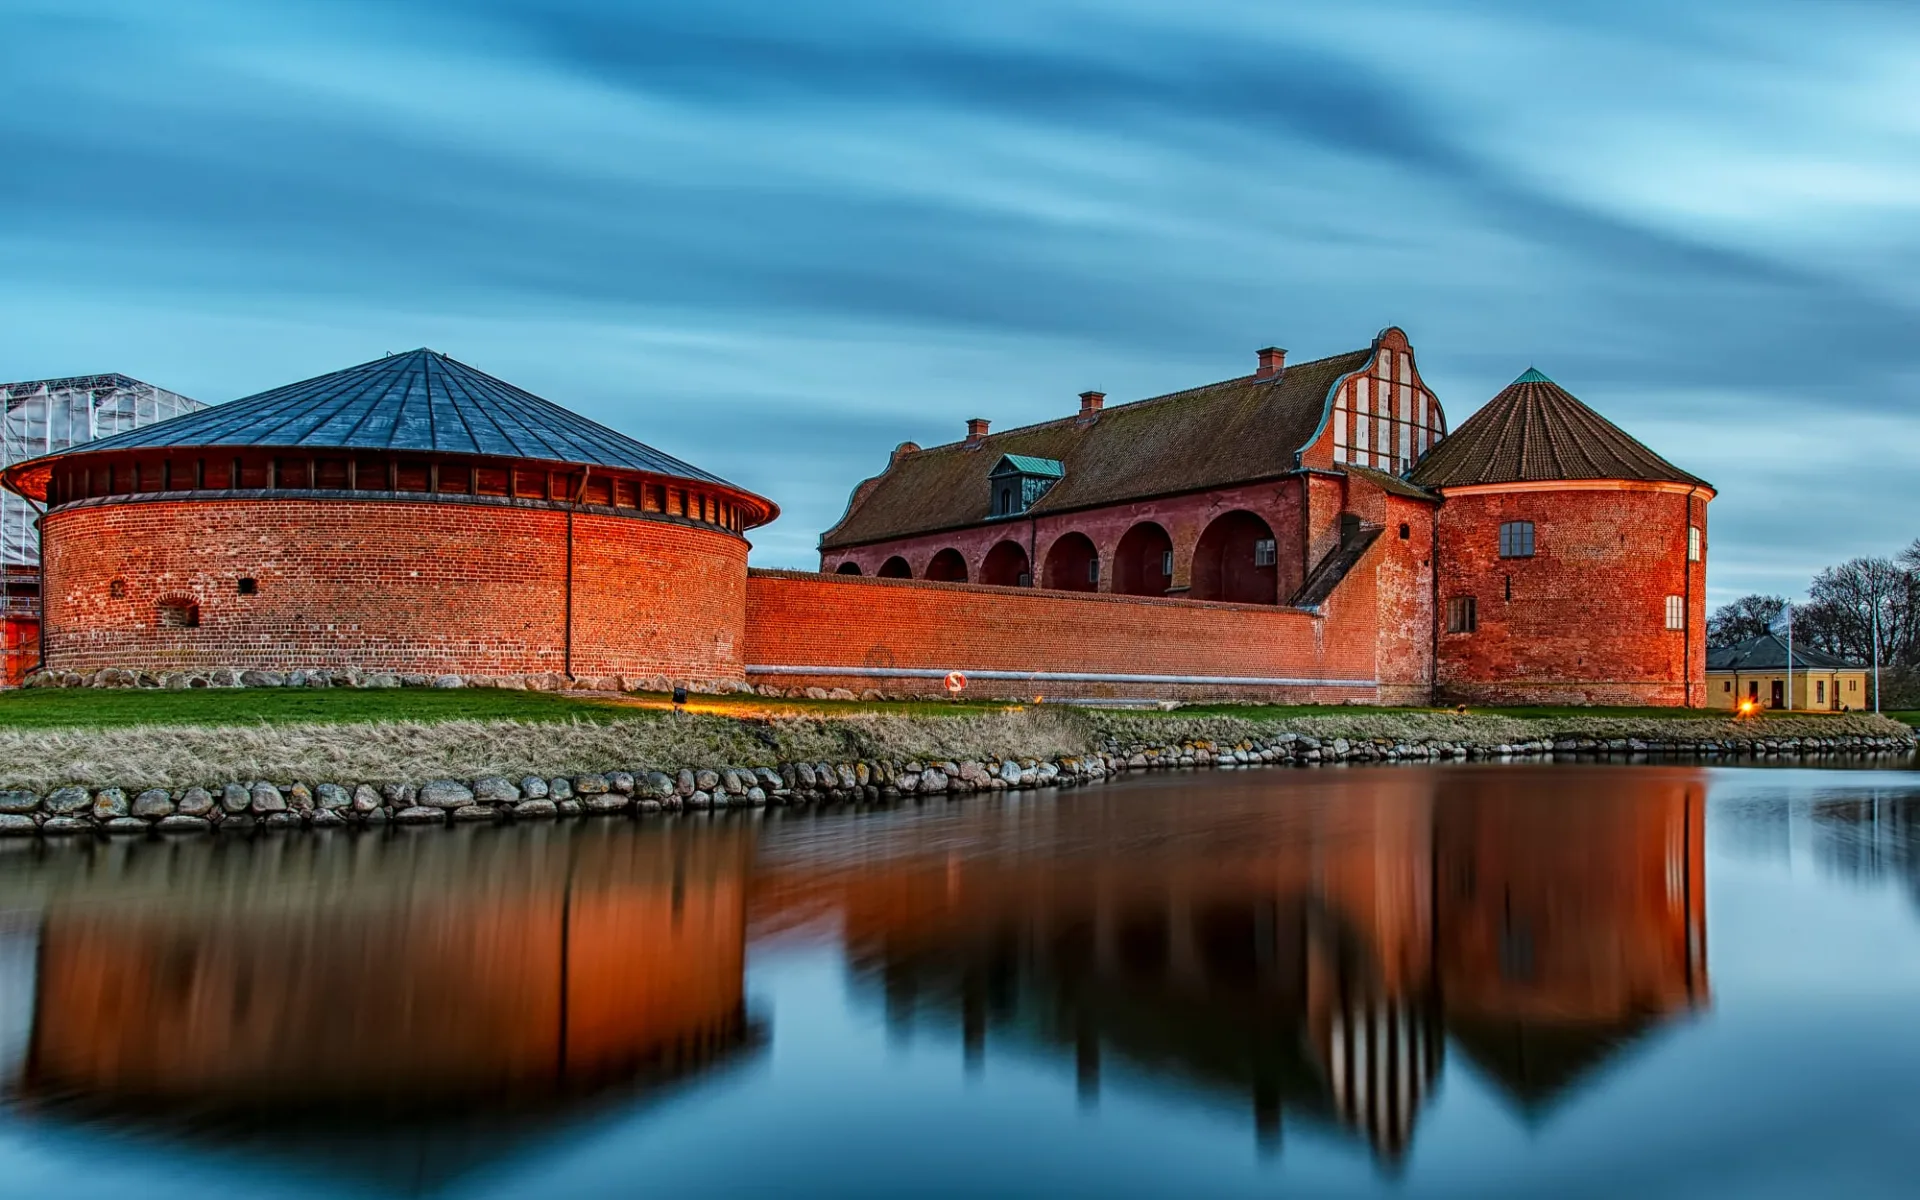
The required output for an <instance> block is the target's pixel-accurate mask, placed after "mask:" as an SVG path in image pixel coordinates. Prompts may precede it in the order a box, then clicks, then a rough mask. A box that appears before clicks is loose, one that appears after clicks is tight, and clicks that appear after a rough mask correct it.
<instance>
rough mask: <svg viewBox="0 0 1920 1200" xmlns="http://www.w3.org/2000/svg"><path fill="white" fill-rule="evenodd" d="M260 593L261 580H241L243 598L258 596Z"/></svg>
mask: <svg viewBox="0 0 1920 1200" xmlns="http://www.w3.org/2000/svg"><path fill="white" fill-rule="evenodd" d="M259 591H260V581H259V580H257V579H252V578H243V579H241V580H240V594H241V595H242V596H252V595H256V594H257V593H258V592H259Z"/></svg>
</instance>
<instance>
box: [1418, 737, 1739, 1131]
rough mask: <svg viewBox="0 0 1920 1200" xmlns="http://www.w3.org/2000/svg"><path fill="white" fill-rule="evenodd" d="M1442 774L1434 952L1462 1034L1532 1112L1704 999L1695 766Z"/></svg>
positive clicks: (1462, 1041) (1453, 1025)
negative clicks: (1550, 777)
mask: <svg viewBox="0 0 1920 1200" xmlns="http://www.w3.org/2000/svg"><path fill="white" fill-rule="evenodd" d="M1554 772H1555V778H1554V789H1553V795H1552V796H1551V797H1546V796H1542V795H1540V794H1539V792H1538V791H1537V789H1536V787H1535V786H1533V785H1535V784H1537V783H1538V781H1539V778H1540V777H1539V775H1538V774H1534V773H1518V774H1503V773H1501V772H1498V771H1481V772H1473V773H1470V774H1462V775H1461V776H1458V777H1449V780H1448V782H1447V783H1446V784H1443V786H1442V792H1441V803H1440V804H1439V805H1438V806H1437V807H1436V818H1437V823H1436V829H1435V838H1434V841H1435V855H1434V858H1435V894H1436V914H1437V923H1436V945H1437V955H1436V958H1437V964H1438V969H1439V980H1440V987H1441V991H1442V994H1443V995H1444V997H1445V1004H1446V1014H1447V1024H1448V1026H1449V1028H1450V1030H1451V1031H1452V1033H1453V1036H1454V1039H1455V1041H1456V1042H1457V1043H1458V1044H1459V1046H1460V1047H1461V1049H1462V1050H1464V1051H1465V1052H1466V1053H1467V1054H1468V1055H1469V1056H1471V1057H1472V1058H1473V1059H1474V1060H1475V1061H1476V1062H1478V1063H1479V1065H1480V1066H1481V1067H1482V1068H1483V1069H1485V1070H1486V1071H1487V1072H1488V1073H1489V1074H1491V1075H1492V1076H1493V1077H1494V1078H1495V1079H1496V1080H1497V1081H1498V1082H1499V1083H1500V1084H1501V1085H1502V1086H1503V1087H1505V1088H1506V1089H1507V1091H1508V1092H1509V1094H1511V1095H1512V1096H1513V1097H1514V1098H1515V1099H1517V1100H1518V1101H1519V1102H1520V1103H1521V1105H1522V1106H1523V1107H1524V1108H1526V1109H1528V1110H1529V1111H1542V1110H1544V1109H1545V1108H1546V1107H1548V1106H1549V1105H1550V1104H1551V1103H1552V1102H1553V1101H1555V1100H1557V1099H1558V1098H1559V1097H1560V1096H1562V1095H1564V1094H1565V1092H1566V1091H1567V1090H1568V1089H1570V1088H1571V1087H1572V1086H1573V1085H1574V1082H1575V1081H1576V1080H1577V1079H1578V1078H1580V1077H1581V1076H1583V1075H1585V1074H1586V1073H1588V1072H1589V1071H1590V1070H1592V1069H1593V1068H1595V1067H1596V1066H1598V1065H1599V1064H1600V1063H1601V1062H1602V1061H1604V1060H1606V1059H1608V1058H1610V1057H1612V1056H1613V1055H1614V1054H1615V1053H1616V1052H1617V1051H1618V1050H1619V1049H1620V1047H1622V1046H1623V1045H1624V1044H1626V1043H1627V1042H1629V1041H1631V1040H1634V1039H1636V1038H1638V1037H1639V1036H1641V1035H1642V1034H1643V1033H1645V1032H1646V1031H1648V1030H1649V1029H1651V1028H1653V1027H1654V1026H1655V1025H1657V1024H1659V1023H1660V1022H1662V1021H1663V1020H1664V1019H1666V1018H1667V1017H1669V1016H1671V1015H1673V1014H1675V1013H1680V1012H1686V1011H1688V1010H1691V1009H1693V1008H1697V1007H1701V1006H1704V1005H1705V1004H1706V1003H1707V999H1708V985H1707V969H1706V962H1707V958H1706V870H1705V861H1706V858H1705V847H1704V836H1703V835H1704V829H1705V817H1704V794H1703V793H1704V789H1703V787H1702V784H1701V782H1700V780H1699V777H1698V775H1697V774H1695V773H1693V772H1685V771H1656V770H1654V769H1651V768H1649V769H1647V770H1645V771H1637V772H1635V773H1634V775H1633V776H1632V777H1631V778H1630V782H1629V781H1624V780H1623V778H1622V776H1621V774H1620V773H1619V772H1618V771H1606V770H1604V769H1602V770H1590V769H1582V768H1573V767H1556V768H1554Z"/></svg>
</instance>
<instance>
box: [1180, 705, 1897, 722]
mask: <svg viewBox="0 0 1920 1200" xmlns="http://www.w3.org/2000/svg"><path fill="white" fill-rule="evenodd" d="M1147 711H1155V710H1147ZM1454 711H1455V710H1454V709H1452V708H1414V707H1409V708H1371V707H1367V706H1363V705H1333V704H1319V705H1312V704H1296V705H1283V704H1272V705H1258V704H1190V705H1187V706H1186V707H1184V708H1179V709H1175V710H1174V711H1173V712H1171V713H1166V714H1164V715H1166V716H1177V717H1245V718H1247V719H1248V720H1252V721H1277V720H1289V719H1292V718H1295V717H1327V716H1339V715H1341V714H1343V713H1350V714H1353V715H1356V716H1357V715H1364V714H1375V713H1379V714H1386V713H1442V714H1445V713H1452V712H1454ZM1467 713H1468V715H1469V716H1483V717H1512V718H1515V719H1517V720H1528V719H1539V720H1568V719H1576V718H1581V717H1590V718H1595V719H1604V718H1616V717H1618V718H1633V719H1636V720H1639V719H1648V718H1657V719H1661V720H1669V721H1684V720H1719V721H1723V720H1725V719H1726V718H1727V717H1728V716H1729V715H1731V714H1729V713H1728V712H1727V711H1726V710H1725V709H1720V708H1631V707H1620V708H1586V707H1581V706H1578V705H1571V704H1569V705H1525V706H1515V707H1511V708H1496V707H1492V706H1481V705H1473V706H1470V707H1469V708H1468V709H1467ZM1777 715H1778V716H1781V717H1787V716H1793V717H1818V716H1826V715H1829V714H1825V713H1805V712H1796V713H1791V714H1789V713H1779V714H1777ZM1833 715H1838V714H1833ZM1890 715H1892V716H1894V717H1895V718H1900V717H1901V714H1899V713H1893V714H1890ZM1913 715H1914V716H1915V717H1916V718H1920V713H1915V714H1913ZM1768 717H1769V714H1765V713H1763V714H1761V717H1760V718H1759V719H1761V720H1766V719H1768Z"/></svg>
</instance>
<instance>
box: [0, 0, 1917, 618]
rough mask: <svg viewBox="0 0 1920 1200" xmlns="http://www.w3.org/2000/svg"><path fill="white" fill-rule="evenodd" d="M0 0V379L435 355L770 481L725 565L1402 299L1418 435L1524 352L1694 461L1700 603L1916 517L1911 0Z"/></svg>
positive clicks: (170, 373)
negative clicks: (1532, 0) (1419, 405)
mask: <svg viewBox="0 0 1920 1200" xmlns="http://www.w3.org/2000/svg"><path fill="white" fill-rule="evenodd" d="M15 10H17V11H15ZM7 21H8V25H9V29H8V36H7V37H5V38H3V39H0V68H4V69H5V70H6V71H7V73H8V77H9V79H10V84H9V86H10V88H11V89H12V90H13V94H15V95H16V96H18V95H34V96H37V97H42V98H44V102H36V103H33V104H11V105H7V106H3V107H0V142H4V144H5V145H6V146H7V148H8V158H9V162H10V168H9V182H8V185H7V187H5V188H0V268H4V269H5V271H6V274H7V277H8V278H9V279H10V280H12V281H14V286H11V287H9V288H8V289H7V290H6V291H5V292H4V293H0V328H5V329H7V330H8V331H10V334H9V337H8V338H7V339H6V340H5V341H4V342H0V375H4V376H8V377H24V376H32V375H39V374H56V373H66V372H78V371H88V370H96V369H117V370H124V371H128V372H130V373H133V374H138V375H142V376H145V377H149V378H152V379H154V380H155V381H156V382H159V383H163V384H166V385H168V386H174V387H178V388H180V389H182V390H186V391H189V392H191V393H193V394H197V395H200V396H203V397H205V398H208V399H222V398H226V397H229V396H233V395H239V394H244V393H245V392H248V391H252V390H255V389H257V388H260V387H265V386H268V385H270V384H273V383H276V382H281V381H284V380H286V379H291V378H297V377H301V376H303V375H306V374H311V373H314V372H317V371H321V370H326V369H329V368H331V367H335V366H339V365H343V364H345V363H349V362H354V361H359V360H361V359H364V358H366V357H368V356H369V355H371V354H375V353H378V352H380V351H382V350H389V349H403V348H407V347H410V346H413V345H418V344H422V343H427V344H432V345H435V346H437V347H439V348H442V349H445V350H447V351H449V352H450V353H454V354H456V355H458V356H460V357H462V358H465V359H467V360H468V361H472V362H475V363H476V364H478V365H480V366H482V367H484V368H486V369H488V370H492V371H494V372H496V373H498V374H501V375H504V376H507V377H509V378H512V379H514V380H515V381H517V382H520V383H523V384H524V385H526V386H528V387H531V388H533V389H535V390H536V391H541V392H543V393H545V394H548V395H551V396H553V397H554V398H555V399H558V400H560V401H562V402H565V403H568V404H570V405H573V406H576V407H578V408H580V409H581V410H582V411H585V412H587V413H589V414H590V415H593V416H595V417H597V418H599V419H602V420H606V421H609V422H610V423H613V424H615V425H617V426H619V427H621V428H623V429H625V430H627V431H628V432H630V433H633V434H635V435H636V436H639V437H641V438H643V439H647V440H650V441H653V442H656V443H658V444H660V445H661V446H662V447H663V448H664V449H668V450H670V451H671V452H673V453H676V454H680V455H682V456H683V457H687V458H690V459H692V460H693V461H696V462H699V463H701V464H702V465H704V466H708V467H709V468H711V469H714V470H718V471H720V472H722V473H723V474H727V475H729V476H730V477H733V478H736V479H738V480H739V481H740V482H742V483H743V484H746V485H748V486H752V487H754V488H756V489H758V490H761V491H765V492H767V493H769V494H771V495H773V496H774V497H775V498H777V499H778V500H779V501H780V502H781V503H782V505H783V506H784V507H785V509H786V514H787V515H786V516H785V517H784V518H783V519H782V520H781V522H780V523H778V524H777V525H776V526H774V527H772V528H770V529H768V530H765V531H763V532H762V533H761V534H760V535H759V536H758V548H757V551H756V557H757V558H758V559H759V560H760V561H765V562H770V563H788V564H805V563H808V562H810V561H811V558H812V556H811V547H812V542H813V539H814V537H815V536H816V535H817V533H818V532H819V530H821V529H822V528H824V527H825V526H826V525H828V524H829V523H830V522H831V521H832V520H833V519H834V517H835V516H836V515H837V514H838V512H839V510H840V507H841V505H842V504H843V503H844V500H845V494H846V489H847V488H849V487H850V486H851V485H852V484H853V482H855V481H856V480H857V479H859V478H860V477H862V476H864V475H866V474H870V473H871V472H872V471H873V470H874V469H876V468H877V467H878V465H879V464H880V463H881V462H882V461H884V455H885V453H886V451H887V449H888V448H890V447H891V446H892V445H893V444H894V443H895V442H897V441H900V440H903V439H905V438H914V439H916V440H921V441H930V440H939V439H942V438H944V437H945V436H946V435H947V434H948V433H950V432H951V430H953V429H955V428H957V427H958V423H959V421H960V419H961V418H963V417H966V416H971V415H976V414H984V415H989V416H992V417H994V418H995V419H996V420H997V421H998V422H999V423H1000V424H1002V425H1005V424H1008V423H1011V422H1016V421H1021V420H1031V419H1038V418H1042V417H1047V416H1052V415H1056V414H1058V413H1060V412H1063V411H1065V410H1066V409H1067V408H1068V407H1069V406H1070V404H1071V402H1072V395H1073V393H1074V392H1076V391H1078V390H1080V389H1081V388H1084V387H1088V386H1099V387H1102V388H1104V389H1105V390H1108V391H1109V392H1111V393H1113V394H1114V396H1115V397H1116V399H1117V398H1121V397H1130V396H1137V395H1147V394H1152V393H1154V392H1157V391H1163V390H1167V389H1169V388H1174V387H1179V386H1184V385H1187V384H1191V383H1194V382H1198V381H1201V380H1205V379H1211V378H1219V377H1222V376H1225V375H1229V374H1233V373H1236V372H1238V371H1240V370H1243V369H1244V368H1245V363H1246V361H1247V359H1248V356H1249V355H1250V352H1251V350H1252V348H1253V347H1255V346H1257V345H1262V344H1265V343H1267V342H1268V341H1273V340H1277V341H1280V342H1282V343H1283V344H1286V345H1288V346H1290V347H1291V348H1292V349H1293V350H1294V351H1295V353H1296V355H1301V354H1306V355H1313V354H1319V353H1327V352H1332V351H1336V350H1340V349H1344V348H1348V347H1351V346H1354V345H1359V344H1362V343H1364V341H1365V339H1366V338H1367V337H1368V336H1370V335H1371V334H1372V332H1373V331H1374V330H1375V329H1377V328H1378V327H1379V326H1381V325H1383V324H1386V323H1388V322H1394V323H1398V324H1401V325H1403V326H1405V327H1406V328H1408V329H1409V330H1410V332H1411V333H1412V334H1413V336H1414V338H1415V340H1416V343H1417V345H1418V347H1419V349H1420V351H1421V353H1422V362H1423V366H1424V368H1425V369H1426V371H1427V373H1428V374H1429V375H1430V376H1431V377H1432V378H1433V379H1434V380H1435V381H1436V383H1438V384H1439V386H1440V387H1441V389H1442V396H1443V399H1444V400H1445V401H1446V402H1447V403H1448V405H1449V408H1450V410H1451V411H1452V412H1453V414H1454V416H1455V419H1456V420H1458V419H1459V418H1460V417H1461V416H1464V415H1465V414H1466V412H1468V411H1470V410H1471V409H1472V408H1473V407H1474V406H1475V405H1477V404H1478V403H1479V402H1480V401H1481V400H1482V399H1484V398H1485V397H1486V396H1488V395H1491V394H1492V392H1493V391H1495V390H1497V388H1498V387H1499V386H1500V385H1502V384H1503V383H1504V382H1505V381H1506V380H1507V379H1509V378H1511V377H1512V375H1514V374H1515V373H1517V372H1518V371H1519V370H1520V369H1521V368H1522V367H1524V366H1526V365H1527V364H1528V363H1530V362H1531V363H1537V364H1539V365H1540V366H1542V367H1543V368H1545V369H1547V370H1548V371H1549V373H1551V374H1553V375H1554V377H1555V378H1556V379H1559V380H1560V381H1561V382H1563V383H1565V384H1567V385H1568V386H1570V387H1572V388H1573V389H1574V390H1575V391H1576V392H1578V393H1579V394H1581V395H1582V396H1583V397H1584V398H1585V399H1587V400H1588V401H1589V402H1591V403H1593V404H1595V405H1596V406H1597V407H1599V408H1601V409H1602V410H1603V411H1605V412H1607V413H1608V414H1609V415H1612V416H1614V417H1615V418H1616V419H1618V420H1620V421H1621V422H1622V423H1624V424H1626V425H1628V426H1629V427H1630V428H1633V429H1636V430H1638V431H1641V432H1643V433H1645V434H1646V436H1647V437H1648V440H1649V441H1651V442H1653V443H1654V444H1655V446H1656V448H1658V449H1660V450H1661V451H1662V452H1664V453H1667V454H1668V455H1669V456H1670V457H1673V458H1675V459H1677V460H1679V461H1681V462H1682V463H1683V464H1685V465H1688V466H1690V467H1693V468H1694V469H1696V470H1699V471H1701V472H1702V473H1705V474H1708V475H1709V476H1710V477H1711V478H1713V479H1714V481H1715V482H1716V483H1717V484H1719V485H1720V487H1721V489H1722V498H1721V500H1720V501H1719V502H1718V503H1717V504H1716V506H1715V514H1716V517H1715V524H1716V536H1715V539H1714V563H1715V578H1714V586H1715V588H1716V591H1717V592H1724V591H1729V590H1744V589H1746V588H1748V587H1756V586H1765V587H1768V588H1771V589H1774V590H1792V589H1793V588H1795V587H1797V586H1799V584H1800V582H1801V578H1802V577H1803V576H1804V574H1805V568H1806V566H1807V565H1808V564H1816V565H1817V564H1819V563H1822V562H1826V561H1829V560H1833V559H1838V558H1842V557H1845V556H1848V555H1851V554H1856V553H1863V552H1869V551H1882V550H1887V549H1890V548H1891V547H1892V545H1897V544H1899V543H1901V542H1904V541H1905V540H1906V538H1907V537H1908V536H1911V534H1914V533H1920V527H1916V528H1915V529H1913V530H1905V529H1903V528H1900V527H1899V520H1898V518H1897V514H1898V513H1899V512H1902V511H1913V510H1914V509H1915V507H1916V506H1915V505H1914V504H1913V503H1912V501H1914V500H1915V499H1920V483H1916V482H1915V481H1914V480H1913V478H1912V477H1911V474H1910V473H1907V472H1904V471H1903V470H1901V469H1900V468H1899V467H1897V466H1896V465H1892V463H1891V462H1890V461H1889V447H1890V446H1896V445H1899V444H1901V443H1902V442H1903V440H1911V439H1912V438H1913V437H1914V436H1915V434H1916V433H1920V410H1916V407H1915V404H1914V397H1915V388H1916V385H1920V371H1916V369H1915V368H1914V367H1913V366H1912V365H1911V364H1912V362H1913V359H1914V350H1915V342H1916V338H1915V336H1914V330H1915V328H1916V322H1915V317H1916V315H1917V314H1916V308H1920V285H1916V284H1915V283H1914V282H1913V281H1914V279H1915V278H1916V273H1915V270H1914V268H1915V267H1916V266H1920V232H1916V231H1917V230H1920V224H1916V222H1915V221H1914V220H1913V217H1914V216H1915V208H1916V203H1915V202H1914V201H1913V200H1912V199H1911V197H1913V196H1915V195H1920V190H1917V189H1916V185H1920V167H1917V166H1916V165H1915V164H1917V163H1920V118H1916V117H1914V116H1913V114H1914V113H1916V112H1920V104H1916V103H1915V101H1917V100H1920V95H1916V92H1920V84H1916V82H1915V81H1914V79H1913V77H1912V76H1913V73H1912V72H1911V70H1910V69H1908V68H1909V66H1910V64H1911V62H1912V61H1914V58H1915V54H1916V52H1917V51H1920V17H1917V16H1916V14H1915V12H1914V10H1913V9H1912V8H1911V7H1910V6H1905V5H1896V4H1877V3H1845V2H1838V0H1823V2H1822V3H1818V4H1807V3H1790V2H1786V0H1756V2H1755V3H1753V4H1749V5H1741V6H1738V8H1737V10H1735V9H1730V8H1729V7H1728V6H1726V5H1723V4H1717V3H1712V2H1711V0H1665V2H1662V3H1652V2H1650V0H1648V2H1643V0H1632V2H1623V3H1617V4H1611V5H1606V6H1591V7H1589V8H1587V9H1584V10H1572V9H1568V8H1567V7H1566V6H1545V7H1543V6H1539V5H1535V4H1522V3H1519V2H1517V0H1513V2H1478V3H1461V4H1457V5H1454V6H1451V7H1449V8H1448V9H1446V10H1444V11H1440V10H1436V9H1435V7H1434V6H1431V5H1412V4H1396V3H1386V2H1373V3H1351V4H1339V5H1331V4H1330V5H1324V6H1319V7H1307V6H1301V5H1287V6H1274V5H1269V4H1257V3H1243V2H1236V0H1194V2H1191V3H1187V4H1182V5H1178V6H1172V5H1166V4H1148V3H1131V2H1122V0H1113V2H1107V3H1101V4H1097V5H1095V4H1090V3H1076V2H1073V0H1056V2H1053V3H1046V2H1041V0H1020V2H1018V3H1015V2H1013V0H973V2H970V3H966V4H959V3H954V4H940V3H929V4H919V5H898V4H891V3H887V4H882V3H877V2H870V0H840V2H835V3H817V4H809V5H764V4H748V3H745V2H744V0H714V2H711V3H707V4H703V5H699V6H690V5H635V4H627V3H621V4H615V3H603V2H589V0H482V2H478V3H474V2H466V3H457V4H456V3H432V2H423V3H412V4H400V3H391V2H381V3H373V2H371V0H366V2H360V0H340V2H329V3H319V2H318V0H313V2H309V3H299V2H293V3H283V4H276V5H273V6H260V5H253V4H243V3H238V2H235V0H177V2H176V3H174V4H170V5H166V6H155V5H149V4H144V3H134V2H133V0H117V2H115V0H58V2H57V3H56V2H54V0H16V3H15V4H14V5H13V6H11V8H10V15H9V17H8V18H7ZM1783 447H1785V449H1784V450H1783ZM1796 447H1797V448H1798V450H1797V451H1796V449H1795V448H1796ZM1849 473H1850V474H1853V475H1856V476H1857V477H1859V478H1860V479H1861V480H1867V479H1870V480H1871V481H1872V483H1871V486H1870V487H1868V486H1866V485H1865V484H1864V483H1857V484H1856V485H1855V486H1853V487H1850V488H1849V487H1838V486H1834V481H1835V479H1836V476H1837V475H1842V474H1849ZM1788 498H1791V502H1787V501H1788ZM1869 506H1871V509H1872V515H1871V516H1869V515H1867V509H1868V507H1869Z"/></svg>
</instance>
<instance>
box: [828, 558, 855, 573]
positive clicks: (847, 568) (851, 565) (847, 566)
mask: <svg viewBox="0 0 1920 1200" xmlns="http://www.w3.org/2000/svg"><path fill="white" fill-rule="evenodd" d="M833 573H834V574H835V575H858V574H859V573H860V564H859V563H857V562H854V561H853V560H852V559H848V560H847V561H846V562H843V563H841V564H840V565H839V566H837V567H835V568H834V569H833Z"/></svg>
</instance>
